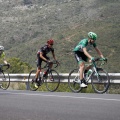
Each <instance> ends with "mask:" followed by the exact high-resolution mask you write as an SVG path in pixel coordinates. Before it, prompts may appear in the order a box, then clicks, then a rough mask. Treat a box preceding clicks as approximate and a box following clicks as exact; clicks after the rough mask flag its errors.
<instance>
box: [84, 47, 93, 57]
mask: <svg viewBox="0 0 120 120" xmlns="http://www.w3.org/2000/svg"><path fill="white" fill-rule="evenodd" d="M83 52H84V54H85V55H86V56H87V57H88V58H89V59H91V58H92V56H91V55H90V54H89V53H88V52H87V49H86V47H84V48H83Z"/></svg>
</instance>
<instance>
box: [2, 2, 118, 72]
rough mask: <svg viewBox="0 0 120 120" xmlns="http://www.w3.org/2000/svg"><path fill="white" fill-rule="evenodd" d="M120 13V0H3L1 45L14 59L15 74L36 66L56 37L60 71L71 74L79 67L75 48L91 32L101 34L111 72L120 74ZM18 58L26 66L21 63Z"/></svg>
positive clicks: (101, 46)
mask: <svg viewBox="0 0 120 120" xmlns="http://www.w3.org/2000/svg"><path fill="white" fill-rule="evenodd" d="M119 11H120V0H82V1H81V0H50V1H49V2H48V1H47V0H19V1H16V0H0V21H1V22H0V28H1V29H0V45H3V46H5V49H6V54H7V57H8V58H9V59H11V60H10V63H11V66H12V69H13V70H12V71H11V72H13V73H15V72H16V73H23V72H27V71H28V69H31V67H30V66H32V67H36V64H35V60H36V52H37V50H38V49H39V48H40V46H42V45H44V44H45V42H46V40H48V39H50V38H53V39H54V40H55V45H54V47H55V52H56V56H57V58H58V60H59V61H60V63H61V67H60V68H59V72H67V73H68V72H69V71H70V70H71V69H72V68H73V67H76V66H77V64H76V61H75V59H74V55H73V53H72V49H73V48H74V46H75V45H76V44H77V43H78V42H79V41H80V39H82V38H84V37H87V32H89V31H93V32H96V33H97V34H98V40H97V44H98V46H99V48H101V50H102V52H103V53H104V55H105V56H106V57H107V58H108V66H107V67H108V72H120V69H119V68H120V64H119V59H120V56H119V48H120V47H119V45H120V12H119ZM92 54H94V51H93V52H92ZM11 57H12V58H11ZM13 57H14V58H13ZM17 58H18V63H19V62H20V61H19V60H21V61H23V62H25V63H24V64H23V65H21V63H19V64H17V63H16V62H17ZM14 60H15V61H16V62H15V63H14ZM18 67H20V68H18Z"/></svg>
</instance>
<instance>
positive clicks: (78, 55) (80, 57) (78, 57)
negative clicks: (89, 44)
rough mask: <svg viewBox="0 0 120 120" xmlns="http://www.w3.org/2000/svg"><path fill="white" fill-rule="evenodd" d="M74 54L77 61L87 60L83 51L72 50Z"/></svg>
mask: <svg viewBox="0 0 120 120" xmlns="http://www.w3.org/2000/svg"><path fill="white" fill-rule="evenodd" d="M74 55H75V59H76V60H77V62H78V63H79V62H80V61H85V62H87V60H88V57H87V56H86V55H85V54H84V53H83V52H80V51H76V52H74Z"/></svg>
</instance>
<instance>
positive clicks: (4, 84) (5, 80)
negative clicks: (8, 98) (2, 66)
mask: <svg viewBox="0 0 120 120" xmlns="http://www.w3.org/2000/svg"><path fill="white" fill-rule="evenodd" d="M9 86H10V76H9V73H7V72H5V73H4V72H2V71H1V72H0V88H2V89H3V90H7V89H8V87H9Z"/></svg>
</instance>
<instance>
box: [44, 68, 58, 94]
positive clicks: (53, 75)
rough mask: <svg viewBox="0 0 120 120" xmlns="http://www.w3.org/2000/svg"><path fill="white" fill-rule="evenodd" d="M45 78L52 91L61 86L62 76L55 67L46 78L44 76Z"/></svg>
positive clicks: (48, 87) (47, 86)
mask: <svg viewBox="0 0 120 120" xmlns="http://www.w3.org/2000/svg"><path fill="white" fill-rule="evenodd" d="M44 80H45V85H46V88H47V89H48V90H49V91H51V92H54V91H56V90H57V88H58V87H59V84H60V76H59V74H58V72H57V71H55V70H53V69H52V70H50V71H49V72H48V75H47V77H46V78H44Z"/></svg>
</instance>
